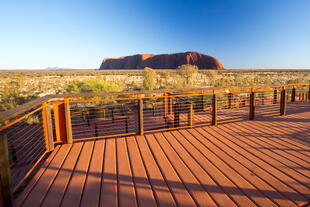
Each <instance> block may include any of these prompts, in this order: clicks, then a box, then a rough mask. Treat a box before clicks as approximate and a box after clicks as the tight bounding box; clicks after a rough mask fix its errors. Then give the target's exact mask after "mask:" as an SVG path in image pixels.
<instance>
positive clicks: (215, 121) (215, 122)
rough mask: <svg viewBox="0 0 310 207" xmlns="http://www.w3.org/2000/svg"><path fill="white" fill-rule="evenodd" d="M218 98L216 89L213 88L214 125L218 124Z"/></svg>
mask: <svg viewBox="0 0 310 207" xmlns="http://www.w3.org/2000/svg"><path fill="white" fill-rule="evenodd" d="M216 112H217V99H216V93H215V90H213V96H212V123H211V124H212V125H217V113H216Z"/></svg>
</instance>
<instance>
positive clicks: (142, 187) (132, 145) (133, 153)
mask: <svg viewBox="0 0 310 207" xmlns="http://www.w3.org/2000/svg"><path fill="white" fill-rule="evenodd" d="M126 142H127V146H128V153H129V154H128V156H129V158H130V163H131V169H132V176H133V180H134V183H135V189H136V192H137V200H138V203H139V206H143V205H145V206H150V207H152V206H157V204H156V200H155V197H154V195H153V191H152V187H151V185H150V183H149V180H148V176H147V174H146V171H145V168H144V165H143V162H142V159H141V157H140V154H139V151H138V147H137V145H136V142H135V138H134V137H127V138H126Z"/></svg>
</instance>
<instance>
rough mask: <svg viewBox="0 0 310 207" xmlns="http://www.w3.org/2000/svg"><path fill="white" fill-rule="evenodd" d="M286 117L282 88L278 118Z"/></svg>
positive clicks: (284, 95) (284, 93) (283, 88)
mask: <svg viewBox="0 0 310 207" xmlns="http://www.w3.org/2000/svg"><path fill="white" fill-rule="evenodd" d="M284 115H286V90H285V87H284V86H283V87H282V91H281V100H280V116H284Z"/></svg>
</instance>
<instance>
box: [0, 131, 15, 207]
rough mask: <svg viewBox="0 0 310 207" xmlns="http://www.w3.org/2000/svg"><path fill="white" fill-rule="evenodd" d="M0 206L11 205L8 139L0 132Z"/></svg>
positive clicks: (11, 192)
mask: <svg viewBox="0 0 310 207" xmlns="http://www.w3.org/2000/svg"><path fill="white" fill-rule="evenodd" d="M0 192H1V195H0V206H8V207H9V206H11V205H12V198H13V190H12V177H11V169H10V161H9V150H8V140H7V137H6V135H3V134H0Z"/></svg>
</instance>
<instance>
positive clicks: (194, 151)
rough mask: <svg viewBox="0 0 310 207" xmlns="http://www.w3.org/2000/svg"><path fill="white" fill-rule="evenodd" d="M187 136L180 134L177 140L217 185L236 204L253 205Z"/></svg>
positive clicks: (188, 135)
mask: <svg viewBox="0 0 310 207" xmlns="http://www.w3.org/2000/svg"><path fill="white" fill-rule="evenodd" d="M182 131H183V130H182ZM184 133H185V132H184ZM188 138H191V135H190V134H186V135H185V136H180V137H179V139H178V140H179V141H180V143H182V145H183V146H185V148H186V149H188V151H189V152H190V154H191V155H192V156H193V157H194V158H195V159H196V160H197V161H198V162H199V163H200V165H201V166H202V167H203V168H204V169H206V170H207V172H208V173H209V175H210V176H211V177H212V178H213V180H214V181H215V182H216V183H217V184H218V186H220V187H221V188H222V189H223V191H224V192H225V193H226V194H227V195H228V196H229V197H230V198H231V199H232V200H233V201H234V202H235V203H236V204H237V205H239V206H242V204H243V206H255V204H254V203H253V202H252V201H251V200H249V199H248V198H247V197H246V196H244V194H243V193H242V192H241V191H240V189H239V188H238V187H236V186H235V185H234V183H232V182H231V181H230V180H229V179H228V178H227V177H226V176H225V175H224V174H223V173H222V172H221V171H220V170H219V169H218V168H217V167H216V166H215V165H214V164H213V163H212V162H210V160H209V159H208V157H209V156H208V154H207V153H206V152H205V150H204V148H203V146H202V144H201V143H199V142H198V141H196V140H194V139H192V140H191V141H189V140H188Z"/></svg>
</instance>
